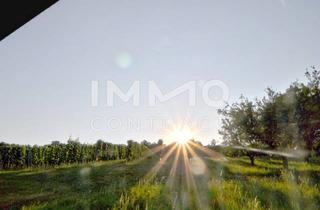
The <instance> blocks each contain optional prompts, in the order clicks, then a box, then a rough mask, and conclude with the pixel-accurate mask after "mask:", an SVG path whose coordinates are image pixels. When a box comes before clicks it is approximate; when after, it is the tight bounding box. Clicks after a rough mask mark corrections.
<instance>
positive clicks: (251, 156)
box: [249, 155, 254, 166]
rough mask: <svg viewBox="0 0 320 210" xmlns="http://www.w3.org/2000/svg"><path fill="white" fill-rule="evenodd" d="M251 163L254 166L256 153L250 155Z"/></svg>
mask: <svg viewBox="0 0 320 210" xmlns="http://www.w3.org/2000/svg"><path fill="white" fill-rule="evenodd" d="M249 158H250V163H251V165H252V166H254V155H249Z"/></svg>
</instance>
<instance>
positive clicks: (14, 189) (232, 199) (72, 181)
mask: <svg viewBox="0 0 320 210" xmlns="http://www.w3.org/2000/svg"><path fill="white" fill-rule="evenodd" d="M201 157H202V159H203V161H204V162H205V164H206V165H207V167H208V169H207V170H206V171H205V172H204V173H201V174H199V175H194V176H191V178H190V177H188V175H187V174H186V173H185V170H186V168H185V166H184V162H183V158H182V157H180V159H178V161H177V163H178V164H177V170H176V173H175V176H174V177H172V176H169V174H170V169H171V166H172V164H173V162H174V155H173V156H171V158H169V159H168V160H167V161H162V162H161V164H160V165H157V166H161V167H154V166H155V164H156V163H157V162H158V160H159V157H157V156H153V157H151V158H146V159H144V160H142V161H136V162H132V163H128V164H126V163H125V162H121V161H118V162H101V163H96V164H88V165H85V166H74V167H60V168H57V169H47V170H42V169H40V170H19V171H2V172H0V208H8V207H21V206H25V207H24V208H25V209H89V208H91V209H108V208H112V207H113V208H114V209H131V208H132V207H137V206H139V207H140V208H143V209H145V208H146V207H147V208H148V209H172V206H174V207H175V208H176V209H207V208H213V209H319V208H320V186H319V182H320V166H319V165H312V164H305V163H302V162H290V167H291V169H290V172H288V173H284V172H282V171H281V162H280V161H277V160H273V159H271V160H263V161H262V160H257V161H256V163H257V166H255V167H252V166H250V165H249V161H248V160H247V159H246V158H234V159H229V160H228V161H220V160H218V159H214V158H210V157H206V156H204V155H202V156H201ZM187 161H189V160H187ZM192 161H193V160H192ZM200 165H201V164H200ZM157 169H159V171H157ZM191 169H192V170H193V169H194V172H197V171H199V166H197V165H196V166H194V164H191ZM200 169H201V167H200ZM153 171H157V175H156V176H154V177H153V175H154V174H153V173H152V172H153ZM148 172H149V173H148ZM150 172H151V173H150ZM188 180H189V181H188ZM168 181H169V182H168Z"/></svg>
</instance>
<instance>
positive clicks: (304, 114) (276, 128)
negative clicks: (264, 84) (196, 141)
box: [218, 67, 320, 168]
mask: <svg viewBox="0 0 320 210" xmlns="http://www.w3.org/2000/svg"><path fill="white" fill-rule="evenodd" d="M305 76H306V78H307V82H306V83H303V82H297V81H296V82H293V83H292V84H291V85H290V87H288V88H287V89H286V90H285V91H284V92H276V91H274V90H273V89H271V88H267V90H266V96H264V97H263V98H262V99H255V100H249V99H248V98H246V97H244V96H241V97H240V99H239V101H238V102H235V103H233V104H227V105H226V106H225V107H224V108H223V109H220V110H219V111H218V112H219V113H220V114H221V115H222V126H221V129H220V130H219V133H220V134H221V135H222V137H223V139H224V143H225V144H227V145H231V146H243V147H251V148H256V149H261V150H262V151H263V150H272V151H282V152H284V154H285V152H288V153H290V152H295V151H296V152H298V151H307V155H306V156H305V159H306V160H307V161H309V160H310V158H312V157H316V156H320V71H319V70H317V69H316V68H315V67H311V69H307V71H306V73H305ZM244 152H245V154H246V155H247V156H248V157H249V158H250V160H251V164H252V165H254V158H255V156H257V155H260V153H259V152H256V151H252V150H244ZM281 154H282V153H281ZM280 156H281V157H282V159H283V165H284V167H285V168H287V167H288V158H287V156H286V155H280Z"/></svg>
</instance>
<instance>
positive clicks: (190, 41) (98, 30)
mask: <svg viewBox="0 0 320 210" xmlns="http://www.w3.org/2000/svg"><path fill="white" fill-rule="evenodd" d="M319 9H320V1H318V0H308V1H304V0H268V1H265V0H237V1H231V0H224V1H221V0H220V1H218V0H203V1H196V0H192V1H191V0H184V1H182V0H176V1H172V0H170V1H169V0H162V1H154V0H153V1H150V0H136V1H130V0H117V1H111V0H90V1H88V0H77V1H68V0H61V1H59V2H58V3H56V4H55V5H53V6H52V7H50V8H49V9H47V10H46V11H44V12H43V13H41V14H40V15H38V16H37V17H35V18H34V19H32V20H31V21H30V22H28V23H27V24H25V25H24V26H22V27H21V28H19V29H18V30H17V31H15V32H14V33H12V34H11V35H10V36H8V37H7V38H5V39H4V40H2V41H1V42H0V102H1V103H0V141H5V142H8V143H19V144H40V145H42V144H47V143H50V142H51V141H54V140H58V141H61V142H66V140H67V139H68V138H69V137H70V136H71V137H72V138H77V137H79V139H80V141H81V142H86V143H93V142H95V141H96V140H98V139H103V140H106V141H109V142H112V143H125V142H126V141H127V140H128V139H133V140H137V141H141V140H143V139H147V140H149V141H157V140H158V139H160V138H162V139H164V140H167V139H168V138H169V137H168V136H170V133H172V132H173V131H174V130H175V129H177V127H178V128H179V127H180V128H181V127H187V128H188V129H189V130H191V131H192V133H193V135H194V137H195V138H196V139H197V140H200V141H202V142H203V143H205V144H206V143H209V142H210V141H211V139H213V138H215V139H218V140H221V137H220V136H219V134H218V129H219V126H220V117H219V115H218V114H217V109H218V108H219V107H211V106H208V104H206V103H204V101H203V98H202V96H201V93H202V91H203V89H202V88H203V84H204V83H205V82H206V81H209V80H219V81H221V82H223V83H224V84H225V85H226V86H227V88H228V91H229V97H228V100H227V102H229V103H232V102H234V101H236V100H237V99H238V98H239V97H240V95H241V94H243V95H245V96H247V97H249V98H251V99H253V98H255V97H262V96H263V94H264V90H265V89H266V87H272V88H274V89H276V90H278V91H283V90H284V89H285V88H286V87H288V86H289V85H290V83H291V82H293V81H295V80H297V79H298V80H299V81H304V80H305V79H304V72H305V70H306V68H307V67H309V66H311V65H315V66H319V62H320V42H319V37H320V12H319ZM92 81H97V82H98V99H99V103H98V105H97V106H92V101H91V100H92ZM107 81H113V83H114V84H116V85H117V86H118V87H119V88H120V89H121V90H123V91H124V92H125V91H126V90H128V89H129V88H130V87H131V85H132V84H133V83H134V82H135V81H139V82H140V85H139V87H140V97H139V98H140V103H139V106H133V103H132V100H130V101H128V102H124V101H121V100H120V99H119V98H117V97H115V104H114V106H112V107H109V106H107V105H106V104H107V103H106V97H107V96H106V92H107V91H106V89H107V86H106V84H107ZM149 81H154V82H155V83H156V84H157V86H158V87H159V89H160V90H161V91H162V92H163V93H164V94H165V93H168V92H170V91H172V90H174V89H175V88H177V87H180V86H181V85H183V84H185V83H187V82H190V81H194V82H195V84H196V90H195V91H196V105H195V106H189V105H188V93H187V92H185V93H182V94H181V95H179V96H176V97H173V98H172V99H170V100H168V101H165V102H159V103H157V104H156V105H155V106H149V104H148V90H149V89H148V82H149ZM221 95H222V91H221V89H219V88H217V87H216V88H213V89H211V90H210V97H218V98H219V97H220V96H221ZM220 108H221V107H220Z"/></svg>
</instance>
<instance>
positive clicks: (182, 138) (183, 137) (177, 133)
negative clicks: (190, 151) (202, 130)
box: [170, 128, 193, 144]
mask: <svg viewBox="0 0 320 210" xmlns="http://www.w3.org/2000/svg"><path fill="white" fill-rule="evenodd" d="M170 137H171V139H172V140H173V141H175V142H177V143H179V144H186V143H187V142H188V141H189V140H191V139H192V138H193V133H192V131H191V130H190V129H186V128H184V129H176V130H174V131H173V132H172V133H171V135H170Z"/></svg>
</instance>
